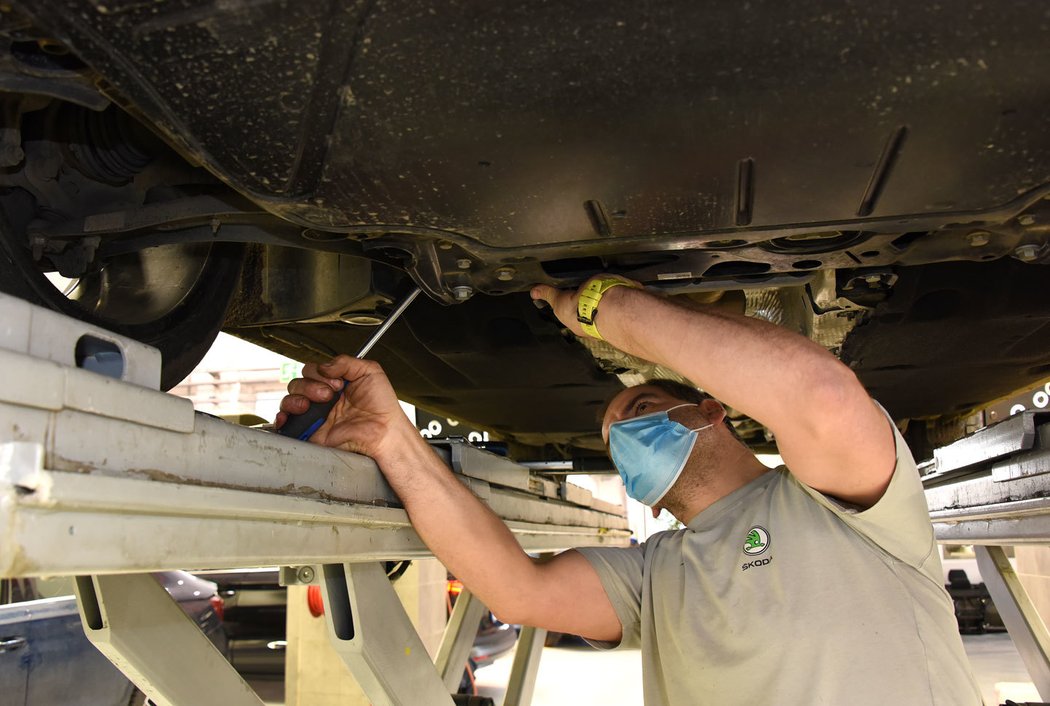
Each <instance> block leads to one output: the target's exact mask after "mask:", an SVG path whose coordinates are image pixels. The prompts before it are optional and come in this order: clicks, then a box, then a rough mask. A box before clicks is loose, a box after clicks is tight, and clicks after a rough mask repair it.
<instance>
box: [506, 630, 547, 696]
mask: <svg viewBox="0 0 1050 706" xmlns="http://www.w3.org/2000/svg"><path fill="white" fill-rule="evenodd" d="M546 639H547V631H546V630H544V629H543V628H534V627H532V626H531V625H525V626H523V627H522V628H521V634H520V635H519V636H518V647H517V649H515V650H514V665H513V666H512V667H511V670H510V683H509V684H508V685H507V695H506V696H505V697H504V699H503V706H529V704H531V703H532V694H533V692H534V691H535V690H536V674H537V673H538V672H539V670H540V657H541V656H542V653H543V642H544V641H545V640H546Z"/></svg>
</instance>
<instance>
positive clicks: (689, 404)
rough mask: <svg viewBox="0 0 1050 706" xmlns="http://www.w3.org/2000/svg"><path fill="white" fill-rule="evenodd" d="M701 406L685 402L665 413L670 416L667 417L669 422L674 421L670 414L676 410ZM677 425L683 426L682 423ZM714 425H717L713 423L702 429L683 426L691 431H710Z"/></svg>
mask: <svg viewBox="0 0 1050 706" xmlns="http://www.w3.org/2000/svg"><path fill="white" fill-rule="evenodd" d="M699 406H700V405H698V404H696V403H695V402H683V403H682V404H676V405H675V406H674V407H668V408H667V409H665V410H664V413H665V414H667V415H668V417H667V418H668V420H670V421H674V420H673V419H671V417H670V413H671V412H673V411H674V410H676V409H681V408H682V407H699ZM657 414H659V412H657ZM675 423H676V424H682V423H681V422H675ZM714 425H715V423H714V422H711V423H710V424H705V425H703V426H702V427H697V428H696V429H689V427H686V426H685V424H682V426H683V427H685V428H686V429H689V431H703V430H704V429H710V428H711V427H713V426H714Z"/></svg>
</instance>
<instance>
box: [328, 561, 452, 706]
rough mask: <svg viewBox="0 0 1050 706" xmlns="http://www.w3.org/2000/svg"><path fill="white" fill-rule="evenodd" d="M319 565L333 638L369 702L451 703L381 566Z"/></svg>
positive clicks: (399, 705) (386, 705)
mask: <svg viewBox="0 0 1050 706" xmlns="http://www.w3.org/2000/svg"><path fill="white" fill-rule="evenodd" d="M318 569H319V570H318V576H319V577H320V579H321V592H322V594H323V595H324V605H325V612H324V614H325V621H326V622H327V623H328V637H329V638H330V639H331V642H332V645H333V646H334V647H335V650H336V652H337V653H338V654H339V656H340V657H341V658H342V660H343V662H345V663H346V666H347V667H348V668H349V669H350V671H351V673H353V675H354V678H356V679H357V683H358V684H359V685H360V686H361V689H362V690H363V691H364V692H365V695H366V696H368V698H369V700H370V701H371V702H372V703H373V704H375V706H410V704H434V706H441V705H443V704H447V705H449V706H451V704H452V697H451V696H450V695H449V691H448V690H447V689H446V688H445V684H444V683H443V682H442V680H441V677H440V676H439V675H438V672H437V671H436V670H435V668H434V664H433V663H432V662H431V661H430V656H429V655H428V654H427V650H426V648H425V647H424V646H423V641H422V640H420V639H419V634H418V633H417V632H416V630H415V628H413V627H412V622H411V621H410V620H409V618H408V615H407V614H406V613H405V609H404V607H403V606H402V605H401V601H400V600H398V597H397V594H396V593H395V592H394V587H393V586H392V585H391V583H390V579H388V578H387V575H386V571H384V570H383V566H382V564H379V563H377V562H370V563H365V564H325V565H323V566H319V567H318ZM461 664H462V663H461Z"/></svg>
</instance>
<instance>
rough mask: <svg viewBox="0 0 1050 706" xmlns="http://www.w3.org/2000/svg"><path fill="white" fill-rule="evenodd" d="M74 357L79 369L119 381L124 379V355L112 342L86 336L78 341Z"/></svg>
mask: <svg viewBox="0 0 1050 706" xmlns="http://www.w3.org/2000/svg"><path fill="white" fill-rule="evenodd" d="M73 357H74V360H75V361H76V365H77V367H78V368H83V369H84V370H90V371H91V372H93V373H99V374H100V375H105V376H106V377H109V378H116V379H117V380H120V379H121V378H122V377H124V354H123V353H122V352H121V351H120V348H119V347H118V346H117V344H116V343H113V342H112V341H106V340H104V339H101V338H96V337H95V336H92V335H90V334H85V335H83V336H81V337H80V338H79V339H78V340H77V344H76V348H75V349H74V351H73Z"/></svg>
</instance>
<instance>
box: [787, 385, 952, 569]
mask: <svg viewBox="0 0 1050 706" xmlns="http://www.w3.org/2000/svg"><path fill="white" fill-rule="evenodd" d="M879 409H881V410H882V412H883V414H886V420H887V423H888V424H889V425H890V428H891V429H893V438H894V442H895V444H896V447H897V464H896V466H894V469H893V477H892V478H891V479H890V484H889V487H887V488H886V492H885V493H884V494H883V496H882V497H881V498H880V499H879V501H878V502H877V503H875V504H874V505H872V506H871V507H870V508H868V509H867V510H861V511H858V510H856V509H855V508H851V507H850V506H848V505H846V504H844V503H841V502H838V501H836V500H835V499H834V498H829V497H828V496H826V495H824V494H823V493H821V492H820V491H818V490H814V489H813V488H810V487H809V486H807V485H805V484H804V483H801V482H799V485H800V486H801V487H802V488H803V489H804V490H805V491H806V492H807V493H809V495H811V496H812V497H813V498H814V499H816V500H817V502H819V503H820V504H821V505H823V506H825V507H827V508H828V509H830V510H831V511H832V512H834V513H835V514H836V515H838V516H839V517H841V518H842V520H843V522H845V523H846V524H847V525H849V526H850V527H852V528H853V529H854V530H856V531H857V532H859V533H860V534H862V535H863V536H865V537H867V538H868V539H870V540H871V541H872V542H874V543H875V544H876V545H878V546H879V547H881V548H882V549H883V550H885V551H886V552H888V553H889V554H890V555H892V556H894V557H896V558H898V559H900V560H901V561H903V562H905V563H906V564H909V565H911V566H914V567H916V568H921V567H922V566H923V564H925V563H926V561H927V560H928V559H929V557H930V555H931V553H932V552H933V549H934V547H935V546H936V542H935V540H934V535H933V526H932V525H931V524H930V515H929V510H928V507H927V505H926V496H925V494H924V493H923V489H922V481H921V479H920V478H919V471H918V469H917V468H916V465H915V459H914V458H913V457H912V455H911V450H910V449H909V448H908V444H907V443H906V442H905V441H904V438H903V437H902V436H901V435H900V432H898V431H897V427H896V426H895V425H894V424H893V420H892V419H890V417H889V415H888V414H887V413H886V410H885V409H883V408H882V406H881V405H880V406H879Z"/></svg>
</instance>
